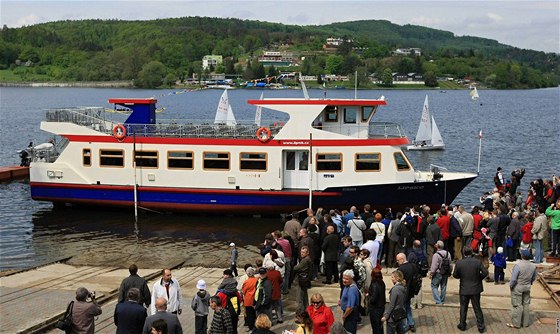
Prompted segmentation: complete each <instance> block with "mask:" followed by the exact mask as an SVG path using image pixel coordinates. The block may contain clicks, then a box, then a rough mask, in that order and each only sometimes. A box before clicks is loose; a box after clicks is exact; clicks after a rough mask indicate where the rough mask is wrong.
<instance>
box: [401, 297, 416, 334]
mask: <svg viewBox="0 0 560 334" xmlns="http://www.w3.org/2000/svg"><path fill="white" fill-rule="evenodd" d="M404 310H405V311H406V321H404V320H403V322H402V323H403V325H402V328H403V329H404V331H405V332H406V330H407V329H408V327H411V326H414V319H412V308H411V307H410V299H408V298H407V299H406V300H405V301H404Z"/></svg>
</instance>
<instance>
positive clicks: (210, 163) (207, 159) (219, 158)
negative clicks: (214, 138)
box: [203, 152, 229, 170]
mask: <svg viewBox="0 0 560 334" xmlns="http://www.w3.org/2000/svg"><path fill="white" fill-rule="evenodd" d="M203 156H204V161H203V168H204V169H213V170H229V153H226V152H204V155H203Z"/></svg>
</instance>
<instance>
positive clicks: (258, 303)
mask: <svg viewBox="0 0 560 334" xmlns="http://www.w3.org/2000/svg"><path fill="white" fill-rule="evenodd" d="M271 306H272V283H271V282H270V281H269V280H268V273H267V271H266V268H264V267H260V268H259V280H258V281H257V289H256V291H255V311H257V315H259V314H261V313H264V314H266V315H267V316H268V318H269V319H272V308H271ZM271 321H272V320H271Z"/></svg>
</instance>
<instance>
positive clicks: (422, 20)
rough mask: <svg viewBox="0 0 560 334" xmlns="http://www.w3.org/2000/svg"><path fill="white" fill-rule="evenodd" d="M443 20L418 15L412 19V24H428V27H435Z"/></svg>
mask: <svg viewBox="0 0 560 334" xmlns="http://www.w3.org/2000/svg"><path fill="white" fill-rule="evenodd" d="M442 22H443V21H442V20H441V19H439V18H433V17H427V16H418V17H413V18H411V19H410V24H414V25H418V26H426V27H434V26H438V25H440V24H441V23H442Z"/></svg>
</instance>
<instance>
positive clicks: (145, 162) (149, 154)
mask: <svg viewBox="0 0 560 334" xmlns="http://www.w3.org/2000/svg"><path fill="white" fill-rule="evenodd" d="M134 161H135V162H136V167H140V168H158V152H157V151H136V152H134Z"/></svg>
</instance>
